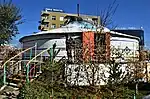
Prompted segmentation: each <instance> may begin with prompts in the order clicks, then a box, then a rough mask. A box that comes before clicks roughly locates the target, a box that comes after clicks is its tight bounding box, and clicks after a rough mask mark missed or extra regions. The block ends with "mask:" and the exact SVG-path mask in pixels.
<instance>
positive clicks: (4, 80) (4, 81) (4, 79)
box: [3, 65, 6, 85]
mask: <svg viewBox="0 0 150 99" xmlns="http://www.w3.org/2000/svg"><path fill="white" fill-rule="evenodd" d="M3 83H4V85H6V65H4V78H3Z"/></svg>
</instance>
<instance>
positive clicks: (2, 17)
mask: <svg viewBox="0 0 150 99" xmlns="http://www.w3.org/2000/svg"><path fill="white" fill-rule="evenodd" d="M20 12H21V11H20V9H19V8H18V7H16V5H14V4H13V3H12V2H11V1H9V2H6V1H5V0H4V1H3V2H0V45H3V44H6V43H9V41H10V40H11V39H12V37H14V36H15V35H16V34H18V33H19V32H18V27H17V26H18V25H19V24H21V23H22V21H21V19H22V16H21V14H20Z"/></svg>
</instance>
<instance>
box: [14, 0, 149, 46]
mask: <svg viewBox="0 0 150 99" xmlns="http://www.w3.org/2000/svg"><path fill="white" fill-rule="evenodd" d="M12 1H13V3H15V4H16V5H17V6H18V7H20V8H21V9H22V15H23V19H24V20H25V23H24V24H22V25H20V26H19V31H20V34H19V35H17V37H16V38H15V39H17V40H18V39H19V38H20V37H22V36H24V35H29V34H31V33H33V32H37V31H38V25H39V23H38V21H39V20H40V13H41V10H42V9H44V8H58V9H63V10H64V11H65V12H69V13H76V4H77V3H79V4H80V13H82V14H91V15H97V14H99V13H100V10H104V9H105V8H107V7H108V5H109V4H110V3H111V2H112V1H113V0H12ZM117 3H118V4H119V6H118V9H117V11H116V13H115V15H114V16H113V21H114V24H115V25H117V26H118V27H137V28H140V27H143V28H144V31H145V43H146V44H147V45H148V46H150V39H149V38H150V34H149V33H150V28H149V27H150V22H149V20H150V10H149V9H150V6H149V4H150V0H117ZM97 9H98V10H97ZM14 41H16V40H14Z"/></svg>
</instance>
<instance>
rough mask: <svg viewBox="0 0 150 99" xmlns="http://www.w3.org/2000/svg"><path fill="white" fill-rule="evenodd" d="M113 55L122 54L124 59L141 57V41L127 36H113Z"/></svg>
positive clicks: (111, 43)
mask: <svg viewBox="0 0 150 99" xmlns="http://www.w3.org/2000/svg"><path fill="white" fill-rule="evenodd" d="M110 46H111V57H118V54H117V53H120V54H121V57H123V58H124V59H125V58H126V59H128V58H138V57H139V41H138V40H137V39H132V38H127V37H111V41H110Z"/></svg>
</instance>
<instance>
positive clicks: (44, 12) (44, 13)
mask: <svg viewBox="0 0 150 99" xmlns="http://www.w3.org/2000/svg"><path fill="white" fill-rule="evenodd" d="M47 15H49V12H46V11H42V13H41V16H47Z"/></svg>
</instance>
